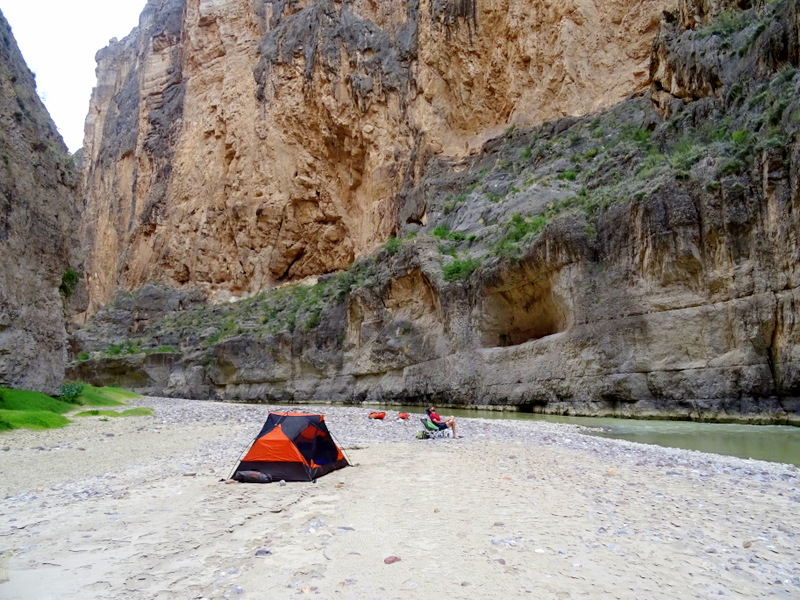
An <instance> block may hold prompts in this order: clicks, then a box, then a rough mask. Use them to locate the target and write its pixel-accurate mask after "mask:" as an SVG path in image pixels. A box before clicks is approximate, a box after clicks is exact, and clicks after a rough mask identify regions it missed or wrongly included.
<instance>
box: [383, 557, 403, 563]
mask: <svg viewBox="0 0 800 600" xmlns="http://www.w3.org/2000/svg"><path fill="white" fill-rule="evenodd" d="M401 560H402V559H401V558H400V557H399V556H387V557H386V558H384V559H383V564H385V565H391V564H393V563H396V562H400V561H401Z"/></svg>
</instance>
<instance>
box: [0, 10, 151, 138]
mask: <svg viewBox="0 0 800 600" xmlns="http://www.w3.org/2000/svg"><path fill="white" fill-rule="evenodd" d="M145 4H147V0H0V11H2V12H3V15H4V16H5V18H6V20H7V21H8V22H9V24H10V25H11V30H12V32H13V33H14V38H15V39H16V40H17V45H18V46H19V48H20V50H21V51H22V55H23V56H24V57H25V62H26V63H28V68H29V69H30V70H31V71H33V72H34V73H35V74H36V87H37V90H38V92H39V96H40V97H41V98H42V100H44V103H45V106H47V110H48V111H49V112H50V116H51V117H52V118H53V121H55V124H56V126H57V127H58V130H59V132H60V133H61V137H63V138H64V142H65V143H66V144H67V147H68V148H69V149H70V152H75V151H76V150H78V149H79V148H80V147H81V146H82V145H83V123H84V121H85V120H86V114H87V113H88V112H89V99H90V98H91V95H92V88H93V87H94V86H95V84H96V83H97V77H96V76H95V73H94V69H95V66H96V63H95V61H94V55H95V54H96V53H97V51H98V50H100V49H101V48H104V47H106V46H107V45H108V42H109V40H110V39H111V38H114V37H116V38H118V39H122V38H123V37H125V36H126V35H128V33H130V31H131V29H133V28H134V27H136V26H137V25H138V24H139V14H140V13H141V12H142V9H143V8H144V7H145Z"/></svg>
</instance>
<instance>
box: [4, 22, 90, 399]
mask: <svg viewBox="0 0 800 600" xmlns="http://www.w3.org/2000/svg"><path fill="white" fill-rule="evenodd" d="M0 38H2V39H0V253H2V257H3V259H2V261H0V386H5V387H18V388H24V389H29V390H38V391H42V392H45V393H50V394H56V393H58V391H59V390H60V388H61V384H62V383H63V380H64V369H65V365H66V359H67V349H66V339H67V334H66V330H65V318H64V315H65V312H75V311H76V310H78V309H79V307H78V304H76V302H79V300H80V293H77V294H76V293H75V292H76V291H77V292H80V290H79V282H78V281H77V277H78V274H79V269H80V242H79V240H78V235H77V234H78V228H79V223H80V215H79V212H78V205H77V202H76V186H77V179H76V176H75V174H74V170H73V165H72V158H71V157H70V156H69V153H68V152H67V148H66V146H65V145H64V142H63V141H62V140H61V136H59V134H58V132H57V131H56V128H55V125H54V124H53V122H52V120H51V119H50V116H49V115H48V113H47V111H46V110H45V108H44V106H43V105H42V103H41V101H40V100H39V97H38V95H37V94H36V84H35V82H34V78H33V74H32V73H31V72H30V70H29V69H28V68H27V66H26V65H25V61H24V60H23V58H22V55H21V54H20V52H19V49H18V48H17V44H16V41H15V40H14V37H13V35H12V33H11V28H10V27H9V25H8V22H7V21H6V20H5V18H4V17H3V16H2V14H0ZM76 286H77V289H76ZM60 287H61V288H62V290H64V291H63V293H60V292H59V288H60ZM66 296H69V297H70V299H69V301H67V299H66Z"/></svg>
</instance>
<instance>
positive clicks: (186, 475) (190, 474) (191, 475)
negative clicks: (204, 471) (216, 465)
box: [183, 473, 197, 477]
mask: <svg viewBox="0 0 800 600" xmlns="http://www.w3.org/2000/svg"><path fill="white" fill-rule="evenodd" d="M183 476H184V477H197V473H184V474H183Z"/></svg>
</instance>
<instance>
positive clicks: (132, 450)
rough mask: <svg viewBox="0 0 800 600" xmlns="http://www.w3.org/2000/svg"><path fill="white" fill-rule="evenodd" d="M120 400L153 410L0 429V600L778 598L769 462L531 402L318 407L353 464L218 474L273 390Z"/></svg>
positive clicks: (789, 547)
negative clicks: (314, 477)
mask: <svg viewBox="0 0 800 600" xmlns="http://www.w3.org/2000/svg"><path fill="white" fill-rule="evenodd" d="M132 406H152V407H154V408H155V411H156V412H155V416H154V417H131V418H121V419H111V420H107V421H103V420H100V419H99V418H94V417H93V418H86V419H76V420H75V422H74V423H73V424H72V425H70V426H69V427H67V428H65V429H61V430H51V431H47V432H31V431H15V432H10V433H5V434H2V435H0V473H1V474H2V477H0V498H3V500H2V501H0V552H1V553H0V598H3V599H4V600H18V599H26V600H27V599H34V598H35V599H37V600H46V599H59V600H66V599H76V600H77V599H79V598H80V599H81V600H84V599H87V598H91V599H117V598H120V599H121V598H125V599H133V600H139V599H141V600H152V599H175V600H177V599H181V600H183V599H190V598H194V599H201V598H206V599H218V598H254V599H262V598H263V599H267V598H270V599H275V598H295V597H301V598H302V597H316V598H326V599H327V598H354V599H370V600H372V599H377V598H382V599H385V600H388V599H400V598H420V599H423V598H425V599H429V598H433V597H448V598H457V599H465V600H466V599H476V598H504V599H505V598H537V599H551V598H552V599H565V598H581V597H585V598H622V599H634V598H641V599H659V598H663V599H667V598H669V599H674V598H712V597H713V598H720V597H722V598H724V597H731V598H737V597H738V598H798V597H800V543H799V542H800V520H799V519H798V518H797V512H798V509H800V489H798V488H799V487H800V486H799V485H798V484H800V471H798V470H797V468H795V467H792V466H789V465H780V464H774V463H766V462H760V461H750V460H740V459H736V458H730V457H723V456H717V455H712V454H703V453H698V452H691V451H684V450H675V449H667V448H658V447H655V446H646V445H641V444H635V443H631V442H625V441H620V440H609V439H602V438H596V437H591V436H588V435H584V434H583V433H581V430H580V428H577V427H575V426H568V425H560V424H552V423H542V422H534V421H504V420H482V419H459V420H458V425H459V434H461V435H463V436H464V437H463V439H458V440H417V439H416V438H415V437H414V436H415V434H416V432H417V431H418V430H419V429H420V427H419V420H418V419H417V418H415V417H412V419H410V420H409V421H402V420H398V419H397V418H396V413H392V412H389V415H388V416H387V419H386V420H385V421H382V422H381V421H373V420H370V419H368V418H367V414H368V413H369V409H365V408H342V407H325V408H322V409H320V411H321V412H324V413H325V414H326V419H327V422H328V426H329V428H330V430H331V432H332V433H333V434H334V436H335V437H336V438H337V440H338V441H339V442H340V444H341V445H342V446H343V447H344V448H345V451H346V453H347V455H348V457H349V458H350V460H351V462H353V463H354V464H355V465H356V466H354V467H348V468H346V469H342V470H340V471H336V472H334V473H331V474H329V475H327V476H325V477H322V478H320V479H319V480H318V481H317V482H316V483H314V484H310V483H287V484H286V485H279V484H278V483H273V484H268V485H257V484H238V483H233V484H230V483H225V482H224V480H225V479H226V478H227V477H228V475H229V474H230V471H231V469H232V468H233V466H234V465H235V463H236V461H237V459H238V457H239V456H240V455H241V453H242V452H243V451H244V450H245V449H246V447H247V446H248V445H249V443H250V441H251V440H252V438H253V437H254V436H255V435H256V434H257V433H258V431H259V430H260V427H261V425H262V424H263V421H264V419H265V417H266V413H267V412H268V411H269V410H276V409H278V410H280V409H285V408H287V407H265V406H253V405H232V404H222V403H211V402H198V401H191V400H172V399H159V398H145V399H142V400H138V401H135V402H131V403H130V405H129V407H132ZM296 409H297V407H292V410H296ZM442 412H443V413H446V412H447V411H446V410H442ZM397 559H399V560H397Z"/></svg>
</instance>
